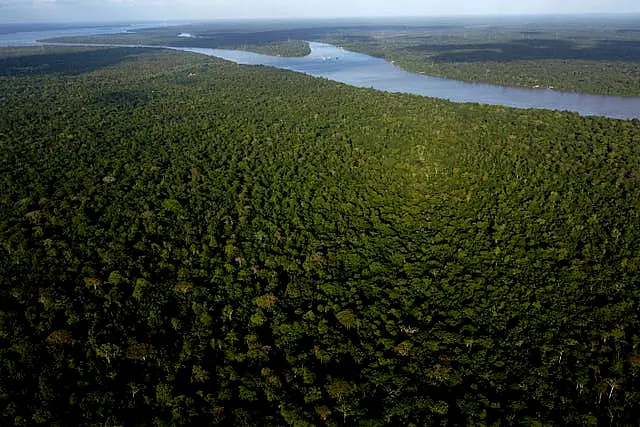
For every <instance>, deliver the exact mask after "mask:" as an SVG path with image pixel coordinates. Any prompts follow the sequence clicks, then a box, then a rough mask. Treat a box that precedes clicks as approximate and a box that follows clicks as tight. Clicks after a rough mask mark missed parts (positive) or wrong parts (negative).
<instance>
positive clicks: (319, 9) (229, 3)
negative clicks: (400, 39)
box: [0, 0, 640, 23]
mask: <svg viewBox="0 0 640 427" xmlns="http://www.w3.org/2000/svg"><path fill="white" fill-rule="evenodd" d="M567 13H570V14H583V13H625V14H626V13H640V0H183V1H172V0H0V23H3V22H4V23H6V22H28V21H57V22H60V21H91V22H96V21H110V20H111V21H113V20H127V21H136V20H138V21H139V20H174V19H175V20H188V19H199V20H207V19H211V20H213V19H221V18H301V17H310V18H320V17H373V16H434V15H438V16H439V15H449V16H450V15H487V14H490V15H502V14H567Z"/></svg>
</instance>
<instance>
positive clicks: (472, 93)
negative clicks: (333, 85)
mask: <svg viewBox="0 0 640 427" xmlns="http://www.w3.org/2000/svg"><path fill="white" fill-rule="evenodd" d="M310 46H311V54H310V55H308V56H306V57H303V58H284V57H277V56H269V55H261V54H257V53H251V52H243V51H237V50H226V49H204V48H172V49H178V50H183V51H188V52H196V53H202V54H205V55H210V56H215V57H218V58H223V59H227V60H230V61H233V62H236V63H238V64H248V65H267V66H272V67H277V68H283V69H287V70H293V71H298V72H301V73H305V74H309V75H312V76H315V77H326V78H328V79H331V80H335V81H338V82H342V83H346V84H349V85H352V86H357V87H371V88H374V89H378V90H383V91H388V92H402V93H411V94H415V95H422V96H429V97H435V98H442V99H448V100H450V101H453V102H477V103H481V104H490V105H504V106H507V107H515V108H540V109H546V110H563V111H573V112H576V113H579V114H581V115H583V116H604V117H610V118H617V119H640V98H638V97H628V98H627V97H619V96H602V95H587V94H581V93H569V92H560V91H556V90H551V89H524V88H513V87H503V86H497V85H490V84H484V83H468V82H462V81H458V80H451V79H442V78H437V77H430V76H426V75H422V74H416V73H411V72H408V71H405V70H403V69H401V68H399V67H397V66H395V65H393V64H392V63H389V62H387V61H385V60H384V59H380V58H374V57H371V56H369V55H365V54H361V53H356V52H350V51H347V50H344V49H341V48H339V47H336V46H332V45H329V44H325V43H315V42H312V43H310Z"/></svg>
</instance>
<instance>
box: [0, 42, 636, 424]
mask: <svg viewBox="0 0 640 427" xmlns="http://www.w3.org/2000/svg"><path fill="white" fill-rule="evenodd" d="M0 105H1V107H0V108H1V114H0V425H3V426H4V425H35V424H43V425H59V426H63V425H78V426H81V425H95V426H98V425H99V426H116V425H125V426H135V425H157V426H180V425H210V424H222V425H251V426H252V425H273V426H276V425H297V426H302V425H333V426H337V425H364V426H383V425H415V426H422V425H439V424H454V425H499V424H508V425H509V424H527V425H549V424H561V425H589V424H591V425H597V424H600V425H604V424H606V425H632V424H637V423H638V414H639V413H640V411H639V409H640V348H638V346H639V344H640V310H639V305H638V303H639V301H640V286H639V285H640V283H639V282H640V281H639V277H640V271H639V270H640V122H638V121H617V120H609V119H604V118H597V117H588V118H585V117H579V116H578V115H576V114H570V113H560V112H549V111H538V110H515V109H508V108H502V107H490V106H481V105H475V104H452V103H449V102H446V101H440V100H434V99H428V98H421V97H418V96H411V95H402V94H390V93H382V92H376V91H373V90H369V89H358V88H353V87H348V86H345V85H341V84H338V83H334V82H330V81H328V80H324V79H314V78H311V77H308V76H304V75H301V74H296V73H292V72H287V71H282V70H276V69H271V68H266V67H246V66H240V65H236V64H232V63H228V62H224V61H221V60H217V59H212V58H209V57H205V56H200V55H196V54H187V53H183V52H166V51H161V50H145V49H124V48H113V49H106V48H101V49H97V48H96V49H93V48H82V49H77V48H69V47H65V48H53V47H43V48H33V49H12V50H10V51H2V52H0Z"/></svg>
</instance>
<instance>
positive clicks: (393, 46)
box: [55, 17, 640, 96]
mask: <svg viewBox="0 0 640 427" xmlns="http://www.w3.org/2000/svg"><path fill="white" fill-rule="evenodd" d="M532 22H533V23H532ZM180 32H186V33H189V34H192V35H194V37H193V38H184V37H178V34H180ZM55 40H56V41H70V42H79V41H80V42H96V43H125V44H135V43H141V44H156V45H171V46H178V47H182V46H190V47H211V48H228V49H244V50H250V51H254V52H258V53H267V54H273V55H282V56H304V55H306V54H308V52H309V51H308V48H305V47H304V45H302V44H300V43H302V42H304V41H323V42H329V43H333V44H337V45H340V46H343V47H344V48H346V49H350V50H354V51H358V52H362V53H366V54H369V55H373V56H377V57H381V58H385V59H387V60H389V61H394V63H395V64H396V65H398V66H400V67H403V68H405V69H407V70H409V71H414V72H417V73H422V74H428V75H432V76H438V77H447V78H453V79H458V80H465V81H476V82H488V83H494V84H499V85H503V86H518V87H526V88H551V89H556V90H562V91H570V92H582V93H593V94H602V95H617V96H640V26H638V21H637V19H635V18H634V17H628V18H625V17H609V18H607V17H565V18H564V19H562V18H546V19H543V18H540V17H538V18H516V17H511V18H503V19H498V18H495V17H494V18H491V17H488V18H485V19H480V18H467V19H458V20H453V19H448V20H447V19H444V18H440V19H435V18H434V19H431V20H426V19H418V18H415V19H404V20H401V19H396V20H379V21H375V20H362V21H361V22H356V23H346V22H344V21H339V20H334V21H326V22H325V21H302V22H294V21H291V22H287V21H285V22H282V23H266V22H255V23H249V22H244V23H243V24H241V23H233V24H231V23H229V24H224V23H209V24H207V23H202V24H197V25H186V26H179V27H166V28H151V29H144V30H138V31H135V32H131V33H127V34H116V35H106V36H90V37H86V36H83V37H66V38H58V39H55ZM296 43H298V44H296Z"/></svg>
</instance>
